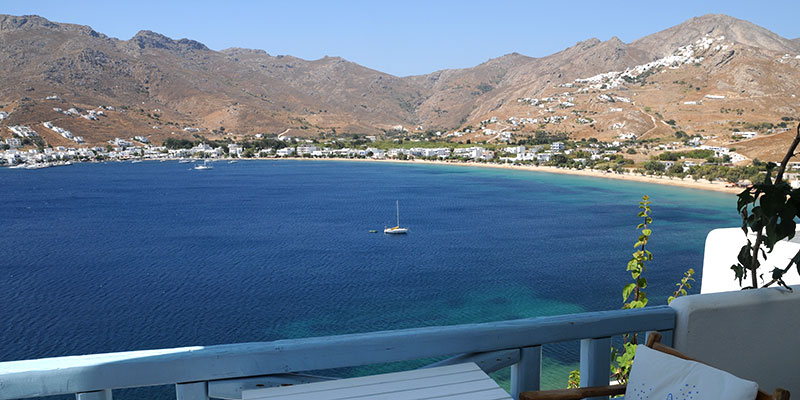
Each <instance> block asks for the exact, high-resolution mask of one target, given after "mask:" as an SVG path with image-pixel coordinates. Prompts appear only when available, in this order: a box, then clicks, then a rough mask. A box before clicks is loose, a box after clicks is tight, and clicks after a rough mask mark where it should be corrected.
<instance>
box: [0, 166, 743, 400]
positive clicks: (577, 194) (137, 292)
mask: <svg viewBox="0 0 800 400" xmlns="http://www.w3.org/2000/svg"><path fill="white" fill-rule="evenodd" d="M0 194H2V198H3V200H4V201H3V204H4V206H3V207H2V208H0V221H2V228H0V273H2V275H3V279H2V280H0V304H2V309H1V310H0V315H2V321H3V324H2V326H0V360H3V361H8V360H18V359H30V358H41V357H51V356H61V355H72V354H88V353H98V352H111V351H125V350H136V349H152V348H165V347H177V346H188V345H212V344H221V343H237V342H251V341H270V340H276V339H283V338H296V337H309V336H321V335H331V334H343V333H353V332H368V331H376V330H385V329H399V328H409V327H417V326H433V325H449V324H460V323H469V322H486V321H496V320H505V319H514V318H527V317H535V316H543V315H557V314H565V313H575V312H585V311H596V310H607V309H617V308H619V307H620V306H621V303H622V298H621V290H622V286H623V285H624V283H626V282H627V281H629V280H630V275H629V274H628V273H627V272H626V271H625V265H626V264H627V261H628V259H629V258H630V256H631V253H632V251H633V244H634V242H635V241H636V237H637V236H638V234H637V231H636V229H635V226H636V224H637V223H638V222H639V220H638V218H637V217H636V214H637V212H638V211H639V210H638V201H639V200H640V198H641V196H642V195H644V194H647V195H649V196H650V197H651V200H652V202H653V204H652V207H653V213H652V216H653V218H654V220H655V222H654V224H653V225H652V229H653V236H652V240H651V243H650V247H649V249H650V250H651V251H652V252H653V253H654V260H653V262H652V263H651V264H650V266H649V271H648V280H649V284H650V287H649V288H648V295H649V297H650V299H651V300H650V301H651V304H665V303H666V298H667V296H669V295H670V294H671V292H672V291H673V290H674V284H675V282H677V281H678V280H679V279H680V277H681V275H682V274H683V272H684V271H685V270H686V269H688V268H694V269H695V270H696V271H698V275H697V276H696V278H697V281H698V285H697V286H696V287H695V288H693V289H692V290H691V292H693V293H696V292H698V291H699V290H698V289H699V281H700V275H699V272H700V268H701V266H702V252H703V246H704V240H705V236H706V235H707V233H708V232H709V231H710V230H711V229H714V228H718V227H729V226H736V225H738V223H739V222H738V216H737V215H736V212H735V196H733V195H730V194H723V193H715V192H706V191H699V190H693V189H683V188H677V187H671V186H659V185H652V184H646V183H638V182H626V181H616V180H611V179H598V178H586V177H576V176H569V175H560V174H548V173H540V172H530V171H513V170H498V169H484V168H467V167H459V166H447V165H414V164H403V165H400V164H390V163H368V162H333V161H296V160H276V161H249V162H239V163H236V164H226V163H221V162H218V163H215V168H214V169H213V170H209V171H195V170H191V169H190V168H189V165H188V164H178V163H176V162H166V163H157V162H144V163H137V164H130V163H109V164H78V165H73V166H71V167H59V168H48V169H41V170H32V171H31V170H9V169H0ZM396 200H397V201H399V203H400V214H401V224H402V225H403V226H404V227H408V228H409V230H410V231H409V234H408V235H396V236H393V235H384V234H382V233H377V234H375V233H369V231H370V230H372V229H377V230H379V231H381V230H382V229H383V228H384V226H393V225H394V219H395V201H396ZM546 354H547V356H548V359H547V361H546V363H547V364H548V365H553V366H555V367H556V368H553V370H554V371H555V372H552V373H551V374H552V375H551V376H548V377H547V379H550V381H551V383H552V385H562V384H563V383H561V382H560V381H558V379H562V377H563V381H564V382H565V381H566V376H565V375H563V374H564V371H567V370H569V369H570V368H573V367H574V363H575V354H576V348H575V346H574V345H564V346H561V347H559V346H554V347H553V349H552V350H549V351H548V352H546ZM370 371H373V370H370ZM348 373H353V371H350V372H348ZM546 373H547V372H546ZM500 379H501V380H502V379H503V378H502V377H501V378H500ZM134 398H135V397H134Z"/></svg>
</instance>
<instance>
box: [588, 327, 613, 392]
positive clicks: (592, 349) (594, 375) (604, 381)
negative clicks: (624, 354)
mask: <svg viewBox="0 0 800 400" xmlns="http://www.w3.org/2000/svg"><path fill="white" fill-rule="evenodd" d="M610 377H611V338H599V339H583V340H581V387H589V386H608V382H609V378H610ZM589 400H608V396H605V397H591V398H590V399H589Z"/></svg>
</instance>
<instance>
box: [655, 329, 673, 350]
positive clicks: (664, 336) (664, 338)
mask: <svg viewBox="0 0 800 400" xmlns="http://www.w3.org/2000/svg"><path fill="white" fill-rule="evenodd" d="M658 333H660V334H661V343H662V344H664V345H666V346H670V347H672V330H671V329H670V330H668V331H658Z"/></svg>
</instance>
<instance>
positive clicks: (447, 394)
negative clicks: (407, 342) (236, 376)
mask: <svg viewBox="0 0 800 400" xmlns="http://www.w3.org/2000/svg"><path fill="white" fill-rule="evenodd" d="M356 398H357V399H359V400H365V399H370V400H372V399H375V400H423V399H431V398H436V399H437V400H448V399H459V400H511V396H509V395H508V393H506V391H505V390H503V389H502V388H500V386H498V385H497V383H495V381H494V380H492V378H490V377H489V376H488V375H486V373H485V372H483V371H482V370H481V369H480V368H479V367H478V366H477V365H476V364H475V363H465V364H456V365H448V366H444V367H434V368H424V369H416V370H412V371H403V372H395V373H391V374H381V375H372V376H364V377H358V378H348V379H338V380H332V381H325V382H314V383H306V384H302V385H294V386H280V387H271V388H264V389H254V390H245V391H243V392H242V399H243V400H260V399H264V400H300V399H313V400H344V399H356Z"/></svg>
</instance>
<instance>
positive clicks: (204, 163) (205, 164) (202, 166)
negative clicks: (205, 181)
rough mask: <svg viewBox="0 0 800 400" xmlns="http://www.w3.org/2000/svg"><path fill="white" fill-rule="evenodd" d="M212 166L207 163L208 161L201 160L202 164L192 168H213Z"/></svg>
mask: <svg viewBox="0 0 800 400" xmlns="http://www.w3.org/2000/svg"><path fill="white" fill-rule="evenodd" d="M213 168H214V167H213V166H211V165H208V162H207V161H206V160H203V165H199V164H198V165H195V166H194V169H213Z"/></svg>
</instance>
